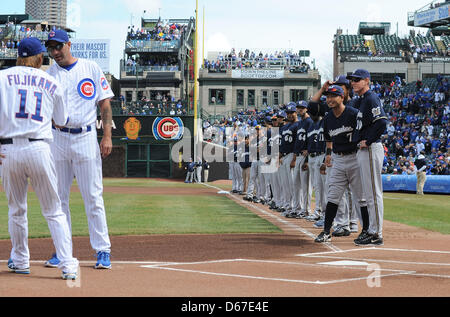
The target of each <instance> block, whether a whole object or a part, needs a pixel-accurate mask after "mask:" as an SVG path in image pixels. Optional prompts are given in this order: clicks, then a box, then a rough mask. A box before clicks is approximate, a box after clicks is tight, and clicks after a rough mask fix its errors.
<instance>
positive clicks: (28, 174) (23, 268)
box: [0, 38, 78, 279]
mask: <svg viewBox="0 0 450 317" xmlns="http://www.w3.org/2000/svg"><path fill="white" fill-rule="evenodd" d="M43 51H45V48H43V47H42V44H41V42H40V41H39V40H38V39H36V38H26V39H24V40H22V41H21V42H20V44H19V48H18V55H19V57H18V59H17V65H18V66H16V67H12V68H9V69H6V70H3V71H1V72H0V122H1V124H0V144H1V148H0V149H1V154H2V165H3V169H2V174H3V175H2V178H3V186H4V188H5V193H6V196H7V198H8V207H9V213H8V216H9V221H8V227H9V233H10V236H11V243H12V250H11V258H10V259H9V261H8V268H9V269H10V270H11V271H12V272H14V273H19V274H29V273H30V269H29V266H30V252H29V248H28V221H27V190H28V178H30V181H31V185H32V187H33V189H34V191H35V192H36V196H37V197H38V199H39V202H40V205H41V209H42V214H43V215H44V217H45V219H46V220H47V223H48V227H49V230H50V233H51V236H52V238H53V243H54V247H55V249H56V254H57V255H58V258H59V259H60V263H59V265H58V267H59V268H60V269H61V270H62V271H63V278H64V279H75V278H76V274H77V270H78V261H77V260H76V259H75V258H73V257H72V238H71V234H70V230H69V224H68V222H67V218H66V216H65V214H64V213H63V211H62V208H61V201H60V198H59V196H58V189H57V178H56V174H55V166H54V162H53V157H52V154H51V151H50V145H49V143H50V142H51V141H52V140H53V136H52V128H51V124H52V119H53V120H54V121H55V123H56V124H59V125H64V124H66V123H67V122H68V115H67V108H66V103H65V95H64V91H63V89H62V87H61V84H60V83H59V82H58V81H57V80H56V79H55V78H53V77H52V76H50V75H48V74H46V73H45V72H43V71H42V70H39V69H38V68H40V67H41V66H42V61H43V55H42V52H43Z"/></svg>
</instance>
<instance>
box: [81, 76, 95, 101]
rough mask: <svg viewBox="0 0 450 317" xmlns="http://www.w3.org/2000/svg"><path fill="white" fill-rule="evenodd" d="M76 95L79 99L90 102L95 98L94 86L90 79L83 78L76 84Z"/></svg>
mask: <svg viewBox="0 0 450 317" xmlns="http://www.w3.org/2000/svg"><path fill="white" fill-rule="evenodd" d="M78 94H79V95H80V97H81V98H84V99H87V100H91V99H94V97H95V84H94V81H93V80H92V79H89V78H85V79H83V80H82V81H80V83H79V84H78Z"/></svg>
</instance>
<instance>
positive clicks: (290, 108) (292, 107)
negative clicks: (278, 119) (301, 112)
mask: <svg viewBox="0 0 450 317" xmlns="http://www.w3.org/2000/svg"><path fill="white" fill-rule="evenodd" d="M296 111H297V110H296V105H295V102H290V103H288V104H287V106H286V112H296Z"/></svg>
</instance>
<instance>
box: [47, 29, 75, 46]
mask: <svg viewBox="0 0 450 317" xmlns="http://www.w3.org/2000/svg"><path fill="white" fill-rule="evenodd" d="M49 41H56V42H60V43H67V42H69V35H68V34H67V32H66V31H64V30H56V31H51V32H50V33H48V40H47V42H46V43H45V46H48V42H49Z"/></svg>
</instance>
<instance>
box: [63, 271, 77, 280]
mask: <svg viewBox="0 0 450 317" xmlns="http://www.w3.org/2000/svg"><path fill="white" fill-rule="evenodd" d="M61 277H62V279H63V280H76V279H77V273H66V272H62V275H61Z"/></svg>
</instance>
